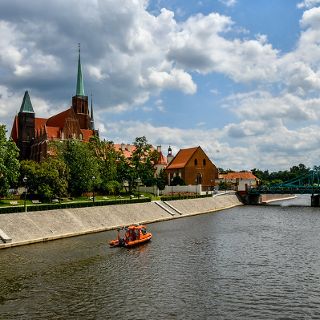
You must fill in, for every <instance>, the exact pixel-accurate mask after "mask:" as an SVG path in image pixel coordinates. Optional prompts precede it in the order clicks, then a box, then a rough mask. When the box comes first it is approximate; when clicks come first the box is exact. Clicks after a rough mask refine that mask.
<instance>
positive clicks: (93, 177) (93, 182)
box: [92, 176, 96, 203]
mask: <svg viewBox="0 0 320 320" xmlns="http://www.w3.org/2000/svg"><path fill="white" fill-rule="evenodd" d="M95 180H96V177H95V176H92V202H93V203H94V184H95Z"/></svg>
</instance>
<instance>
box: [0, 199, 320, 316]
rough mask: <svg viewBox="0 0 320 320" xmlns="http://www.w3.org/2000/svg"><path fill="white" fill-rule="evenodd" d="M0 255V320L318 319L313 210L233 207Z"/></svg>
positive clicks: (317, 237)
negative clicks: (123, 240)
mask: <svg viewBox="0 0 320 320" xmlns="http://www.w3.org/2000/svg"><path fill="white" fill-rule="evenodd" d="M290 203H291V204H292V201H291V202H290ZM148 229H149V230H150V231H151V232H152V233H153V240H152V241H151V242H150V243H148V244H145V245H143V246H140V247H137V248H134V249H130V250H128V249H123V248H109V247H108V246H107V244H106V243H107V241H108V240H111V239H112V238H114V237H115V232H103V233H98V234H92V235H86V236H81V237H76V238H69V239H64V240H58V241H52V242H47V243H41V244H34V245H30V246H23V247H16V248H11V249H5V250H0V268H1V277H0V319H1V320H5V319H32V320H33V319H320V232H319V229H320V209H319V208H311V207H292V206H289V205H284V206H267V207H265V206H241V207H236V208H233V209H229V210H225V211H220V212H217V213H212V214H204V215H199V216H195V217H189V218H184V219H177V220H174V221H167V222H161V223H155V224H150V225H149V226H148Z"/></svg>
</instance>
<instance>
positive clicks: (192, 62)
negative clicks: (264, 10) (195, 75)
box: [168, 13, 278, 82]
mask: <svg viewBox="0 0 320 320" xmlns="http://www.w3.org/2000/svg"><path fill="white" fill-rule="evenodd" d="M233 24H234V22H233V21H232V20H231V18H229V17H226V16H222V15H220V14H217V13H211V14H209V15H207V16H203V15H201V14H199V15H196V16H193V17H190V18H189V19H188V20H187V21H186V22H185V23H184V24H183V25H182V28H181V30H180V32H178V33H176V35H175V38H176V40H175V42H174V44H173V45H172V46H171V47H170V49H169V52H168V59H169V60H171V61H175V62H176V63H177V64H178V65H181V66H182V67H183V68H186V69H187V70H192V71H197V72H199V73H203V74H207V73H212V72H219V73H222V74H225V75H227V76H229V77H230V78H231V79H233V80H234V81H237V82H249V81H254V80H259V81H262V80H264V81H265V80H274V79H275V78H276V73H277V67H276V62H277V59H278V51H277V50H276V49H274V48H272V45H271V44H269V43H268V42H267V38H266V36H263V35H259V36H258V37H257V39H254V40H241V39H231V40H229V39H227V38H225V37H224V36H223V34H224V33H227V32H228V31H230V30H231V28H232V26H233Z"/></svg>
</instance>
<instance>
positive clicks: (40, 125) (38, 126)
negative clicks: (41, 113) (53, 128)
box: [34, 118, 48, 131]
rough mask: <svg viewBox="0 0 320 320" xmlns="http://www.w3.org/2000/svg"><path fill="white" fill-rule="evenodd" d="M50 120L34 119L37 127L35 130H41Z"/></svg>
mask: <svg viewBox="0 0 320 320" xmlns="http://www.w3.org/2000/svg"><path fill="white" fill-rule="evenodd" d="M47 120H48V119H45V118H35V119H34V122H35V123H34V127H35V130H36V131H37V130H39V129H41V128H42V127H43V126H44V125H45V124H46V122H47Z"/></svg>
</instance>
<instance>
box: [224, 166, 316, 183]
mask: <svg viewBox="0 0 320 320" xmlns="http://www.w3.org/2000/svg"><path fill="white" fill-rule="evenodd" d="M311 170H320V167H318V166H314V167H313V169H311V168H309V167H307V166H306V165H304V164H303V163H300V164H298V165H295V166H292V167H291V168H290V169H289V170H280V171H274V172H269V170H260V169H257V168H254V169H252V170H251V172H252V173H253V174H254V175H255V176H256V177H257V178H258V179H259V180H260V184H261V185H271V184H278V183H283V182H286V181H289V180H292V179H295V178H298V177H301V176H303V175H306V174H308V173H310V172H311ZM219 172H220V173H228V172H234V171H233V170H231V169H227V170H224V169H222V168H219Z"/></svg>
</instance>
